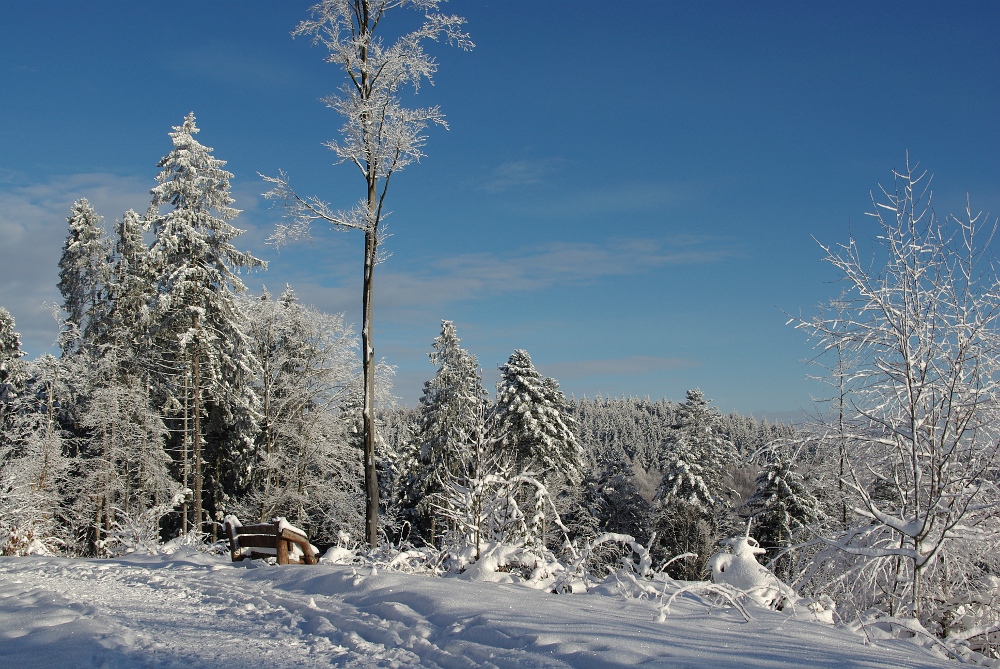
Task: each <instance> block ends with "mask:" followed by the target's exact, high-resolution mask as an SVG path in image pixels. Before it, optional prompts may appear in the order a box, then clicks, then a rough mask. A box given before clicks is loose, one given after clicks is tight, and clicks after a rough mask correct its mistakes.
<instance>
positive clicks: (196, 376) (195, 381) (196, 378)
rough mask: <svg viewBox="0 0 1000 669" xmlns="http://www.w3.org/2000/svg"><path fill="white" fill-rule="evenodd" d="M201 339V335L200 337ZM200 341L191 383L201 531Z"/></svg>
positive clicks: (197, 514)
mask: <svg viewBox="0 0 1000 669" xmlns="http://www.w3.org/2000/svg"><path fill="white" fill-rule="evenodd" d="M194 329H195V331H197V330H198V315H197V314H195V316H194ZM199 340H200V337H199ZM200 346H201V343H200V341H199V342H197V343H195V347H194V355H193V356H192V362H191V377H192V378H191V385H192V386H193V387H192V390H193V392H194V398H193V399H194V407H193V412H194V415H193V416H192V418H193V421H192V422H193V423H194V449H193V450H194V453H193V455H194V529H195V530H197V531H198V532H201V521H202V518H201V516H202V509H201V488H202V475H201V364H200V363H201V360H200V358H201V356H200V355H199V351H198V349H199V347H200Z"/></svg>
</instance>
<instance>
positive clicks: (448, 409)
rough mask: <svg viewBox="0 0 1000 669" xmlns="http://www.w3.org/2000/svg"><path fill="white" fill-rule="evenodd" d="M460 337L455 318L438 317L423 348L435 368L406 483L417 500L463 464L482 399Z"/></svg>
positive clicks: (473, 365)
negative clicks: (437, 330)
mask: <svg viewBox="0 0 1000 669" xmlns="http://www.w3.org/2000/svg"><path fill="white" fill-rule="evenodd" d="M460 342H461V340H460V339H459V338H458V334H457V332H456V330H455V324H454V323H453V322H452V321H441V335H440V336H438V337H436V338H435V339H434V344H433V347H434V350H433V351H432V352H431V353H430V354H429V355H430V359H431V363H433V364H434V365H437V371H436V372H435V374H434V378H433V379H431V380H430V381H427V382H426V383H424V392H423V395H422V396H421V398H420V423H419V425H418V426H417V430H416V433H415V434H414V438H413V444H414V447H415V448H414V451H415V455H416V460H417V462H416V463H415V464H416V467H417V471H416V472H414V477H413V478H414V480H413V482H412V485H411V486H410V487H411V488H412V489H413V490H412V492H413V494H415V496H416V497H417V498H418V499H416V500H414V501H417V502H419V501H420V500H421V499H424V498H426V497H427V496H428V495H430V494H433V493H434V492H437V491H439V490H440V487H441V482H442V481H444V480H447V479H448V478H449V477H455V476H458V475H459V474H460V473H461V472H462V471H463V470H464V469H465V465H466V462H467V461H468V460H469V458H470V449H471V447H472V446H471V440H472V436H473V434H474V433H475V431H476V427H477V425H478V419H477V416H478V415H479V413H480V410H481V407H482V405H483V404H485V402H486V399H487V395H486V391H485V390H484V389H483V385H482V373H481V371H480V369H479V361H478V360H477V359H476V356H474V355H472V354H471V353H469V352H468V351H466V350H465V349H463V348H461V347H460V346H459V344H460ZM425 507H426V505H425Z"/></svg>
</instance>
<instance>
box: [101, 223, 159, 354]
mask: <svg viewBox="0 0 1000 669" xmlns="http://www.w3.org/2000/svg"><path fill="white" fill-rule="evenodd" d="M144 226H145V224H144V222H143V221H142V219H141V218H140V217H139V215H138V214H137V213H136V212H135V211H133V210H131V209H129V210H128V211H126V212H125V215H124V216H122V218H121V220H120V221H117V222H116V224H115V233H116V237H115V242H114V252H113V256H112V264H111V277H110V281H109V285H108V293H109V301H110V303H111V312H110V314H109V315H108V330H109V332H108V339H109V340H110V341H111V342H113V343H114V345H115V346H117V347H122V346H128V347H129V348H130V349H133V350H134V349H135V347H136V346H138V345H139V343H140V342H139V340H140V339H141V338H142V337H141V335H142V333H143V332H145V330H146V328H147V326H148V322H147V321H148V317H149V313H148V312H149V303H150V300H151V298H152V296H153V293H154V291H155V285H154V281H155V277H154V276H152V268H151V266H150V258H149V249H148V248H147V247H146V243H145V241H144V240H143V231H144Z"/></svg>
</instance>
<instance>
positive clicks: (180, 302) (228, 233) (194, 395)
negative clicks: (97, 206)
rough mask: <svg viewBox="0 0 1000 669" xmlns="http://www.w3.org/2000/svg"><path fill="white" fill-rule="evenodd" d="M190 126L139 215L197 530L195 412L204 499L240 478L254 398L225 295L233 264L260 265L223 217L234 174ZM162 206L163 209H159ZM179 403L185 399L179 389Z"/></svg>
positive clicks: (249, 366)
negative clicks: (210, 436)
mask: <svg viewBox="0 0 1000 669" xmlns="http://www.w3.org/2000/svg"><path fill="white" fill-rule="evenodd" d="M198 132H199V129H198V128H197V126H196V125H195V118H194V114H193V113H191V114H188V115H187V117H185V119H184V122H183V124H181V125H180V126H175V127H174V131H173V132H172V133H170V138H171V140H172V141H173V145H174V148H173V150H172V151H171V152H170V153H168V154H167V155H166V156H164V157H163V159H162V160H160V162H159V163H158V164H157V167H160V168H161V171H160V173H159V174H158V175H157V177H156V180H157V182H158V185H157V186H156V187H154V188H153V189H152V190H151V191H150V193H151V194H152V196H153V198H152V203H151V205H150V209H149V213H148V214H147V219H149V220H151V221H152V223H153V230H154V232H155V233H156V241H155V242H154V243H153V247H152V249H151V250H150V257H151V262H152V263H153V266H154V267H155V270H156V272H157V275H158V280H157V299H156V303H155V306H154V311H155V317H156V321H157V326H156V330H157V334H159V341H160V344H161V346H162V347H163V348H164V349H165V350H164V351H163V353H164V356H165V358H166V361H165V362H166V363H167V364H173V368H174V369H175V370H176V371H175V376H174V381H175V383H174V390H173V394H174V396H175V397H176V395H179V394H180V392H178V390H179V386H181V385H182V384H181V383H178V382H177V381H179V380H180V379H181V378H188V379H189V383H190V402H191V410H190V416H191V428H190V431H191V437H192V438H191V444H192V457H193V460H194V505H195V508H194V512H195V519H196V520H195V523H196V527H198V526H199V524H200V523H201V522H202V521H203V520H204V518H203V515H202V504H203V499H202V488H203V483H204V472H203V470H202V462H203V453H202V446H203V439H204V433H205V429H204V426H203V424H202V417H203V412H204V411H205V410H206V409H209V410H211V414H210V416H209V418H210V427H212V428H213V432H214V434H215V439H214V440H213V442H214V443H213V444H212V446H213V447H214V452H213V453H211V454H209V455H208V457H207V458H205V459H206V460H207V461H208V463H209V465H210V467H211V470H212V471H211V472H210V473H209V474H210V476H211V481H212V482H213V496H212V501H213V504H214V505H215V506H216V507H218V505H219V503H220V502H221V501H222V500H223V497H222V491H221V490H219V486H221V485H224V484H226V483H229V484H232V483H233V482H234V481H237V480H240V479H244V480H245V479H247V478H248V477H249V471H248V463H249V460H250V453H251V452H252V450H253V434H254V432H255V425H254V421H255V419H256V416H257V405H258V402H257V398H256V397H255V396H254V394H253V391H252V388H251V385H250V380H251V379H252V378H253V377H254V376H255V375H256V370H257V366H258V363H257V361H256V359H255V358H254V356H253V354H252V352H251V350H250V346H249V343H248V341H247V339H246V335H245V334H244V333H243V332H242V331H241V329H240V328H239V326H238V322H239V314H238V313H237V310H236V307H235V303H234V301H233V294H234V293H237V292H243V291H244V290H245V286H244V285H243V282H242V281H241V280H240V278H239V277H238V276H237V275H236V274H235V273H234V270H235V269H238V268H264V267H266V263H264V262H263V261H262V260H259V259H257V258H255V257H254V256H252V255H250V254H249V253H244V252H241V251H238V250H237V249H236V247H235V246H234V245H233V244H232V240H233V239H235V238H236V237H238V236H239V235H241V234H242V233H243V231H242V230H239V229H237V228H236V227H234V226H233V225H232V224H231V223H230V221H232V220H233V219H235V218H236V216H237V215H238V214H239V210H237V209H234V208H233V207H232V206H231V205H232V204H233V198H232V196H231V195H230V186H229V180H230V178H232V176H233V175H232V173H230V172H227V171H226V170H224V169H223V166H224V165H225V164H226V163H225V161H224V160H219V159H217V158H215V157H214V156H213V155H212V149H211V148H210V147H206V146H203V145H202V144H200V143H199V142H198V141H197V140H196V139H195V137H194V136H195V135H196V134H197V133H198ZM161 206H169V207H170V209H169V211H168V212H167V213H166V214H160V213H159V207H161ZM184 385H187V384H184ZM206 394H207V398H206V397H205V395H206ZM206 399H207V400H209V405H208V406H207V407H206V406H205V400H206ZM183 402H184V404H185V406H186V405H187V402H188V398H187V393H186V392H185V394H184V398H183ZM185 413H187V412H185ZM185 422H187V421H185ZM223 469H225V470H226V471H223ZM219 510H220V509H218V508H216V511H219Z"/></svg>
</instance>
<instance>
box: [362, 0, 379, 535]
mask: <svg viewBox="0 0 1000 669" xmlns="http://www.w3.org/2000/svg"><path fill="white" fill-rule="evenodd" d="M359 19H360V20H359V21H358V28H359V30H360V32H361V36H362V40H361V42H362V47H361V62H362V67H361V96H362V98H364V99H366V100H367V99H369V98H370V97H371V80H370V74H369V72H368V67H367V65H368V46H367V43H366V41H365V40H366V39H367V35H368V31H369V29H370V26H371V23H370V19H371V16H370V14H369V7H368V0H361V16H360V17H359ZM372 122H373V120H372V119H371V118H370V117H368V116H367V115H366V116H365V117H364V126H365V142H366V144H369V146H368V147H367V148H366V153H367V154H368V160H367V164H366V165H365V167H366V173H365V178H366V180H367V182H368V225H367V226H366V228H365V280H364V288H363V295H362V298H361V302H362V305H361V306H362V311H363V314H362V323H361V349H362V367H363V372H364V384H365V391H364V395H365V399H364V409H363V413H362V427H363V431H364V441H365V445H364V451H365V452H364V458H365V534H366V537H367V539H368V545H369V546H370V547H371V548H375V547H376V546H378V474H377V472H376V470H375V348H374V346H373V344H372V278H373V276H372V275H373V273H374V272H375V255H376V252H377V251H378V223H379V220H378V219H379V213H380V212H379V201H378V167H379V166H378V163H377V158H376V156H377V155H378V154H377V149H376V148H374V147H372V146H370V143H371V142H372V141H374V140H373V138H372V137H371V135H370V130H369V126H370V124H371V123H372Z"/></svg>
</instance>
